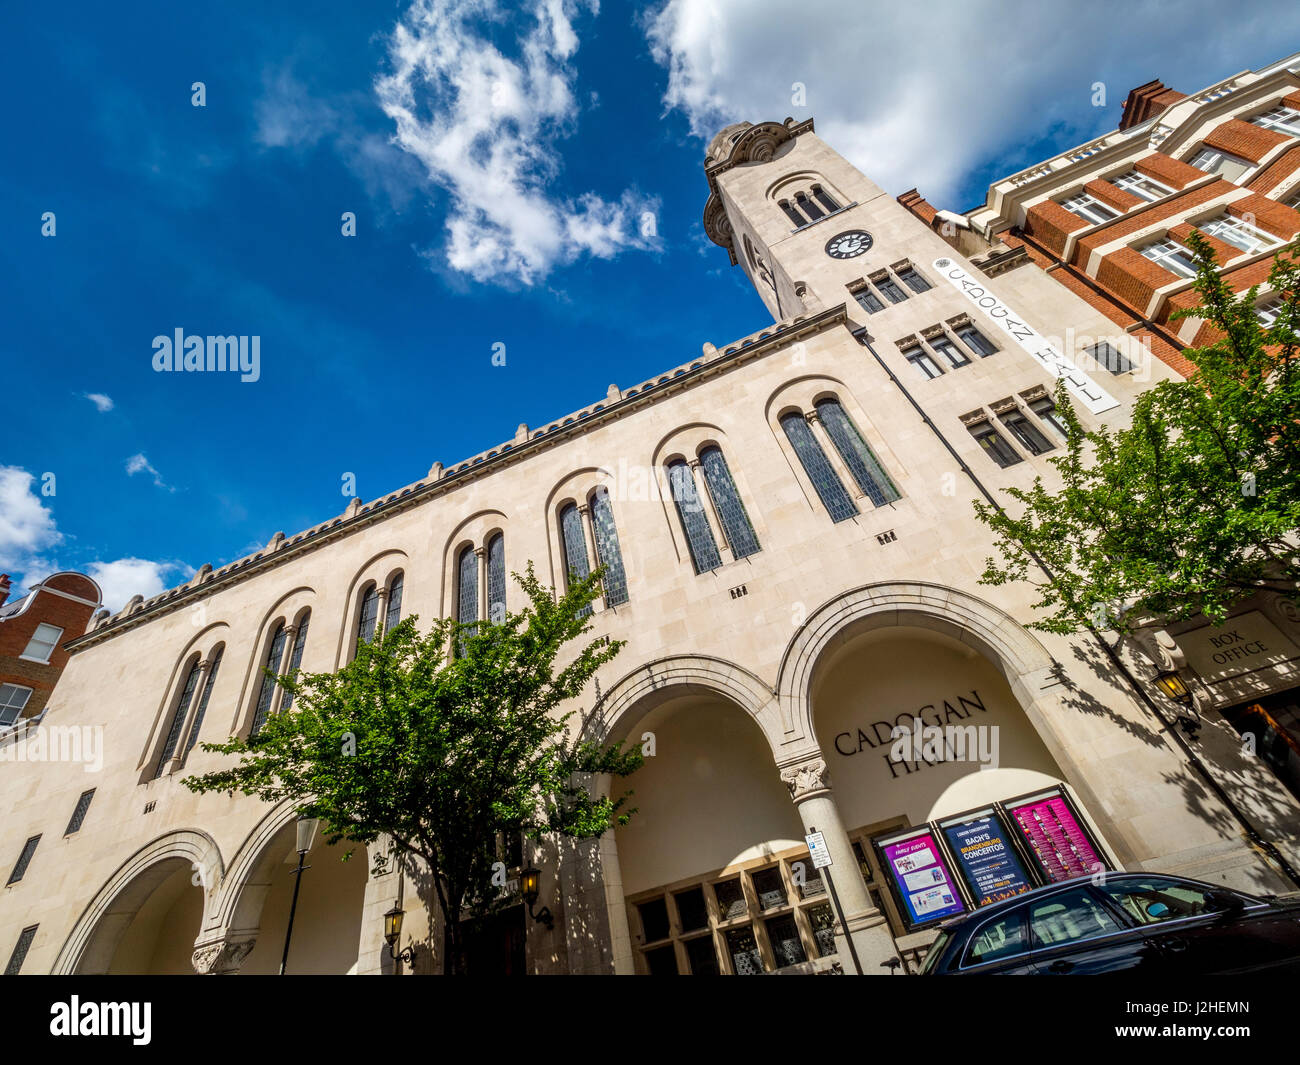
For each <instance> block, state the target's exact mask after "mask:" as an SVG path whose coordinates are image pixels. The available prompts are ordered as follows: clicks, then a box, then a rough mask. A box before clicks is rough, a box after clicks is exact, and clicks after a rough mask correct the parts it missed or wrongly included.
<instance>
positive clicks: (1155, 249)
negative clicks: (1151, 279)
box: [1138, 237, 1196, 279]
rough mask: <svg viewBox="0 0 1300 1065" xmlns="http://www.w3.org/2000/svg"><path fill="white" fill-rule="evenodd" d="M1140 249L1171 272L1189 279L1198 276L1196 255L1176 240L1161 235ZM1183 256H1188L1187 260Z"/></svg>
mask: <svg viewBox="0 0 1300 1065" xmlns="http://www.w3.org/2000/svg"><path fill="white" fill-rule="evenodd" d="M1138 251H1140V252H1141V253H1142V254H1143V255H1144V256H1145V257H1146V258H1148V259H1150V260H1151V261H1152V262H1153V263H1155V264H1156V265H1157V266H1162V267H1164V268H1165V269H1166V270H1168V271H1169V272H1170V273H1171V274H1177V275H1178V276H1179V277H1181V278H1188V279H1190V278H1193V277H1195V276H1196V256H1195V255H1193V254H1192V253H1191V252H1190V251H1189V250H1188V249H1187V248H1185V247H1183V245H1181V244H1179V243H1178V241H1176V240H1173V239H1171V238H1169V237H1161V238H1160V239H1159V240H1153V241H1150V242H1149V243H1147V244H1144V245H1143V246H1142V247H1141V248H1139V249H1138ZM1183 256H1186V257H1187V261H1186V262H1184V261H1183Z"/></svg>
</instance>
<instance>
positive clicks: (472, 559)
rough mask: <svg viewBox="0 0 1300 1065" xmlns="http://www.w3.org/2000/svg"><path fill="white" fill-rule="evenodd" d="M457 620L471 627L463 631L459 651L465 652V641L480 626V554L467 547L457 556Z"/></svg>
mask: <svg viewBox="0 0 1300 1065" xmlns="http://www.w3.org/2000/svg"><path fill="white" fill-rule="evenodd" d="M456 620H457V621H459V622H460V623H461V624H462V625H469V626H471V628H469V629H467V630H465V631H464V632H462V634H461V637H460V647H459V653H460V654H464V653H465V641H466V640H467V639H469V637H471V636H473V635H474V633H475V631H476V630H477V628H478V556H477V555H476V554H475V553H474V548H472V547H466V548H464V549H463V550H462V551H461V553H460V554H459V555H458V556H457V558H456Z"/></svg>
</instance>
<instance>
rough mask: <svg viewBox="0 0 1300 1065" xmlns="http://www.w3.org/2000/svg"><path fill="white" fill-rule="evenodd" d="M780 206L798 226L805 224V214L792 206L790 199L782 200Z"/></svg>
mask: <svg viewBox="0 0 1300 1065" xmlns="http://www.w3.org/2000/svg"><path fill="white" fill-rule="evenodd" d="M780 207H781V210H783V211H784V212H785V213H786V216H787V217H788V218H789V219H790V221H791V222H793V223H794V224H795V226H796V228H797V227H798V226H801V225H803V224H804V217H803V215H801V214H800V213H799V212H798V211H796V210H795V209H794V208H793V207H792V206H790V201H789V200H781V201H780Z"/></svg>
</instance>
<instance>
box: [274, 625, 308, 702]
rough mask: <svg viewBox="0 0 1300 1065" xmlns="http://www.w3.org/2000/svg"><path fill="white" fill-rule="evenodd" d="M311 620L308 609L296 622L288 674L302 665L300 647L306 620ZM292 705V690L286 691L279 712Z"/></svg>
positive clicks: (304, 640) (305, 635)
mask: <svg viewBox="0 0 1300 1065" xmlns="http://www.w3.org/2000/svg"><path fill="white" fill-rule="evenodd" d="M310 620H311V612H310V611H308V612H307V613H306V614H304V615H303V616H302V620H301V621H299V622H298V633H297V635H296V636H294V638H293V651H291V652H290V654H289V668H288V670H287V671H286V672H287V673H289V674H293V673H297V672H298V667H299V666H301V665H302V649H303V648H304V647H305V646H306V645H307V622H308V621H310ZM292 705H293V692H291V691H286V692H285V693H284V698H283V699H281V700H280V712H281V713H284V711H286V710H288V709H289V707H291V706H292Z"/></svg>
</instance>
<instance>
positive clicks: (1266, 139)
mask: <svg viewBox="0 0 1300 1065" xmlns="http://www.w3.org/2000/svg"><path fill="white" fill-rule="evenodd" d="M1290 139H1291V138H1290V137H1288V136H1287V135H1286V134H1285V133H1279V132H1278V131H1277V130H1275V129H1264V128H1263V127H1262V126H1255V125H1252V124H1251V123H1249V122H1243V121H1242V120H1241V119H1239V118H1233V119H1229V120H1228V121H1227V122H1224V123H1222V124H1221V125H1218V126H1215V127H1214V129H1213V130H1211V131H1210V133H1209V135H1208V136H1207V137H1206V138H1205V146H1206V147H1207V148H1217V149H1218V150H1219V151H1221V152H1228V153H1229V154H1230V155H1236V156H1240V157H1241V158H1242V159H1249V160H1250V161H1251V162H1252V163H1258V162H1259V161H1260V160H1261V159H1263V158H1264V156H1266V155H1267V154H1268V153H1269V152H1270V151H1271V150H1272V149H1273V148H1276V147H1277V146H1278V145H1279V144H1285V143H1286V142H1287V141H1289V140H1290Z"/></svg>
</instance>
